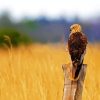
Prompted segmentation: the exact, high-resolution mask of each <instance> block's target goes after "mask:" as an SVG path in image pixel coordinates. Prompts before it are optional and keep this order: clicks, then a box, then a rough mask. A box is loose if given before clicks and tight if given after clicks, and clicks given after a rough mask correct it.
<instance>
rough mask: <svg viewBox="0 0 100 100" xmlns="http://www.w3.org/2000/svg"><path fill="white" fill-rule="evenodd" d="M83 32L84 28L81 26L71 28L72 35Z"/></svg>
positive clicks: (76, 25)
mask: <svg viewBox="0 0 100 100" xmlns="http://www.w3.org/2000/svg"><path fill="white" fill-rule="evenodd" d="M81 31H82V28H81V26H80V25H79V24H73V25H71V27H70V32H71V34H72V33H76V32H81Z"/></svg>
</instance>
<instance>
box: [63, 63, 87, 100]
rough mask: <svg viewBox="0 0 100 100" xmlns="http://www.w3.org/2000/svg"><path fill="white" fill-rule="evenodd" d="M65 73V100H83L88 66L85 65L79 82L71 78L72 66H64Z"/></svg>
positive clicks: (80, 73)
mask: <svg viewBox="0 0 100 100" xmlns="http://www.w3.org/2000/svg"><path fill="white" fill-rule="evenodd" d="M62 68H63V71H64V94H63V100H82V91H83V84H84V79H85V75H86V68H87V64H83V65H82V67H81V70H80V72H79V78H78V80H72V79H71V78H70V73H71V72H70V69H71V67H70V65H69V64H64V65H62Z"/></svg>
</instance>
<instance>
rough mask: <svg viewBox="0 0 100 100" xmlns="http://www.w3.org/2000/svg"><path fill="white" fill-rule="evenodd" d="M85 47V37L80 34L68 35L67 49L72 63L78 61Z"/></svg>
mask: <svg viewBox="0 0 100 100" xmlns="http://www.w3.org/2000/svg"><path fill="white" fill-rule="evenodd" d="M86 45H87V37H86V36H85V34H83V33H81V32H77V33H74V34H72V35H70V37H69V39H68V49H69V53H70V55H71V59H72V61H74V60H75V59H78V60H80V57H81V55H82V54H83V53H84V52H85V50H86Z"/></svg>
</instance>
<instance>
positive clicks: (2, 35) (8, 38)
mask: <svg viewBox="0 0 100 100" xmlns="http://www.w3.org/2000/svg"><path fill="white" fill-rule="evenodd" d="M31 42H32V40H31V39H30V38H29V36H27V35H26V34H21V33H20V32H19V31H17V30H16V29H9V28H4V29H0V46H4V45H7V46H10V45H12V46H18V45H20V44H29V43H31Z"/></svg>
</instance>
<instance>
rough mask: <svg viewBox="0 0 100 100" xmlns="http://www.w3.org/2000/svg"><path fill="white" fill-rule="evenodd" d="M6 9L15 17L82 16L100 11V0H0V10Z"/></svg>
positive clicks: (89, 15) (88, 15) (93, 14)
mask: <svg viewBox="0 0 100 100" xmlns="http://www.w3.org/2000/svg"><path fill="white" fill-rule="evenodd" d="M4 10H8V11H10V12H11V13H12V15H13V16H14V17H16V18H20V17H22V16H25V15H29V16H30V15H31V16H34V17H38V16H39V15H46V16H49V17H51V18H56V17H59V16H61V15H66V16H67V15H68V16H74V15H78V16H81V17H83V18H87V17H92V16H95V15H96V14H98V13H100V0H0V12H2V11H4Z"/></svg>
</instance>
